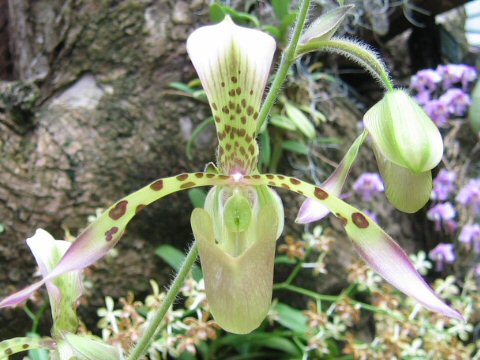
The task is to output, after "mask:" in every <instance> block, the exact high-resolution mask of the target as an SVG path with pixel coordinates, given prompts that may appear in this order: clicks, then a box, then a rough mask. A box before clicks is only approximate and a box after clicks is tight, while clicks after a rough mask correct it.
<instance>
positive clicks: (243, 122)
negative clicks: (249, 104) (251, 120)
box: [240, 116, 247, 125]
mask: <svg viewBox="0 0 480 360" xmlns="http://www.w3.org/2000/svg"><path fill="white" fill-rule="evenodd" d="M240 121H241V122H242V124H243V125H245V124H246V123H247V117H246V116H242V117H241V118H240Z"/></svg>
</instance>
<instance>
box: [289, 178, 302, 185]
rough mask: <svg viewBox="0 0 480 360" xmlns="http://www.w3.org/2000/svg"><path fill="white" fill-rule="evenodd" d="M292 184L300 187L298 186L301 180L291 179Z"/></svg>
mask: <svg viewBox="0 0 480 360" xmlns="http://www.w3.org/2000/svg"><path fill="white" fill-rule="evenodd" d="M290 182H291V183H292V184H293V185H298V184H300V180H298V179H295V178H291V179H290Z"/></svg>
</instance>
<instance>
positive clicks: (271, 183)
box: [268, 181, 276, 186]
mask: <svg viewBox="0 0 480 360" xmlns="http://www.w3.org/2000/svg"><path fill="white" fill-rule="evenodd" d="M268 185H270V186H275V185H276V184H275V183H274V182H273V181H269V182H268Z"/></svg>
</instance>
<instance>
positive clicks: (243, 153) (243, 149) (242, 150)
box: [240, 146, 247, 155]
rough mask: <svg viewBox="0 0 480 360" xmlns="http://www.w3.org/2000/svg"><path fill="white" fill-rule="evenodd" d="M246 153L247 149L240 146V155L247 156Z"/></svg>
mask: <svg viewBox="0 0 480 360" xmlns="http://www.w3.org/2000/svg"><path fill="white" fill-rule="evenodd" d="M246 152H247V151H246V150H245V148H244V147H243V146H240V154H242V155H245V154H246Z"/></svg>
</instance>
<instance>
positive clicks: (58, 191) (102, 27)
mask: <svg viewBox="0 0 480 360" xmlns="http://www.w3.org/2000/svg"><path fill="white" fill-rule="evenodd" d="M8 5H9V21H10V24H9V26H10V31H9V34H10V36H11V38H10V50H11V51H10V54H11V56H12V58H13V63H14V74H13V75H14V78H15V79H16V81H14V82H8V83H7V82H4V83H2V84H1V91H0V93H1V95H2V96H1V98H2V100H3V102H2V104H1V105H0V106H1V108H0V149H1V157H0V223H2V224H4V226H5V231H4V232H3V233H2V234H1V235H0V264H1V265H0V266H1V268H0V284H9V286H3V287H2V288H1V289H0V296H2V297H3V296H4V295H6V294H7V293H9V292H10V291H12V290H13V289H14V288H18V287H21V286H23V285H25V284H26V283H28V282H29V281H31V280H30V276H31V275H32V274H33V272H34V271H35V266H34V263H33V260H32V257H31V255H30V253H29V251H28V249H27V247H26V245H25V239H26V237H28V236H31V235H32V234H33V233H34V231H35V229H36V228H38V227H42V228H46V229H47V230H49V231H51V232H52V233H53V234H55V235H56V237H57V238H63V231H62V227H68V229H70V230H71V231H72V233H73V234H76V233H77V232H78V231H79V230H80V229H81V228H82V227H84V226H86V223H87V217H88V215H92V214H94V213H95V210H96V208H99V207H106V206H109V205H110V204H111V203H112V202H113V201H115V200H116V199H118V198H119V197H121V196H124V195H126V194H128V193H130V192H132V191H134V190H136V189H138V188H140V187H141V186H144V185H145V184H147V183H148V182H149V181H151V180H153V179H155V178H158V177H163V176H168V175H171V174H175V173H179V172H182V171H185V170H187V169H192V170H197V171H198V170H202V168H203V166H204V163H205V162H207V161H208V160H210V159H211V158H212V156H213V154H214V151H213V149H214V148H213V145H210V144H213V143H214V141H213V133H212V134H211V139H210V141H207V142H205V144H209V145H206V148H205V149H204V151H201V152H198V153H197V154H196V155H195V159H194V160H195V162H193V163H191V162H189V161H187V159H186V156H185V150H184V149H185V143H186V139H187V138H188V137H189V134H190V132H191V129H192V124H195V123H198V122H199V121H201V120H202V119H203V118H205V117H206V116H207V114H208V111H207V110H208V109H207V108H206V107H205V106H199V104H198V103H195V102H194V101H192V100H190V99H181V98H179V97H178V96H171V95H169V93H168V85H169V83H170V82H172V81H182V80H189V79H191V78H193V77H194V76H195V75H194V73H193V70H192V67H191V65H190V62H189V60H188V58H187V56H186V51H185V40H186V37H187V35H188V33H189V32H191V30H192V29H193V28H194V27H195V23H198V22H199V21H200V20H203V21H205V20H206V19H208V17H207V16H205V9H206V7H205V4H204V1H202V0H200V1H193V2H183V1H173V0H172V1H167V0H163V1H128V0H125V1H113V0H112V1H101V2H99V1H94V0H75V1H60V0H58V1H57V0H54V1H51V0H48V1H47V0H45V1H27V0H12V1H10V2H9V3H8ZM2 6H3V8H5V7H6V3H5V2H3V3H2ZM197 26H198V24H197ZM1 28H2V27H1V24H0V29H1ZM190 209H191V205H190V203H189V201H188V198H187V195H186V194H180V195H174V196H172V197H171V198H170V199H169V200H168V201H164V202H160V203H159V204H158V205H155V206H153V207H152V208H151V209H149V210H146V211H145V212H144V213H142V215H141V216H139V218H138V219H137V220H135V221H134V222H133V223H132V224H131V226H130V227H129V233H128V235H126V236H125V237H124V239H122V241H121V243H120V245H119V248H120V249H121V250H120V251H119V252H118V254H119V255H118V257H117V258H115V259H114V260H113V261H102V262H100V263H99V264H98V265H96V266H95V271H94V272H92V274H91V276H90V278H89V280H90V282H91V283H92V284H93V288H91V289H89V291H90V292H95V293H97V295H96V296H95V297H94V299H95V300H96V302H97V304H96V305H98V302H99V301H101V299H102V296H99V295H103V294H111V295H112V296H115V297H118V296H124V295H125V294H126V292H127V291H128V290H129V289H131V290H134V291H136V292H137V293H138V292H141V291H144V290H146V289H147V288H148V287H149V285H148V280H149V279H150V278H157V279H159V278H160V279H161V278H162V276H163V277H164V278H165V276H166V274H168V272H169V270H168V268H167V267H166V266H161V264H160V261H159V260H158V259H157V258H156V256H155V255H154V254H153V252H154V250H155V248H156V246H157V245H158V244H159V243H168V242H170V243H173V242H181V243H186V242H187V241H190V240H191V238H192V237H191V231H190V226H189V217H188V214H189V210H190ZM180 246H181V245H180ZM162 269H164V270H162ZM159 272H163V275H162V274H161V273H160V274H159ZM107 273H108V275H106V274H107ZM21 318H22V312H21V311H16V312H9V311H2V312H1V313H0V323H1V324H10V326H8V327H4V326H2V327H1V329H0V338H2V339H3V338H6V337H7V336H9V335H14V333H15V335H17V336H18V335H21V334H18V327H17V326H16V325H15V324H16V322H17V321H21ZM10 330H12V331H10Z"/></svg>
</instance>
